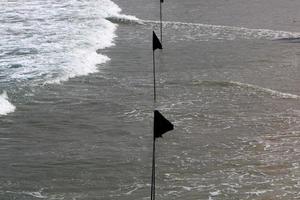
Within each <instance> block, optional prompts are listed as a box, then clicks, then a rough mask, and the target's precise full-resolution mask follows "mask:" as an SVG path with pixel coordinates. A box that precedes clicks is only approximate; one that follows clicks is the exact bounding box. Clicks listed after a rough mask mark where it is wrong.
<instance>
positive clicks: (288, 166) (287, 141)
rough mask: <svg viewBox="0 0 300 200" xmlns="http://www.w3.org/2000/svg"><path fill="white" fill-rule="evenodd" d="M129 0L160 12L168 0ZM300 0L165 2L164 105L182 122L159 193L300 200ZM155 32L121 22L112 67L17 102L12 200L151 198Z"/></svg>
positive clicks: (5, 141)
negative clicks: (294, 39) (161, 0)
mask: <svg viewBox="0 0 300 200" xmlns="http://www.w3.org/2000/svg"><path fill="white" fill-rule="evenodd" d="M116 3H117V4H118V5H119V6H120V7H121V8H122V9H123V13H126V14H131V15H135V16H137V17H138V18H140V19H143V20H157V19H158V16H157V14H158V12H157V9H158V6H159V5H158V3H157V2H149V1H148V2H146V1H139V2H135V1H133V0H128V1H126V2H125V1H116ZM298 4H299V3H298V2H296V1H285V2H282V1H273V2H272V4H270V2H269V1H253V2H250V1H243V0H239V1H238V2H237V1H230V0H227V1H209V2H202V1H200V2H199V1H191V0H190V1H185V2H182V1H177V0H176V1H172V2H165V4H164V9H165V12H164V13H165V14H164V16H165V19H166V20H167V21H170V23H169V24H165V25H164V32H165V37H164V49H163V51H157V52H156V55H157V64H158V72H157V74H158V77H157V78H158V82H159V83H158V108H159V110H161V112H162V113H163V114H164V115H165V116H166V117H167V118H168V119H169V120H170V121H172V122H174V124H175V130H174V131H172V132H170V133H168V134H166V135H165V137H164V138H163V139H160V140H159V141H158V143H157V181H156V184H157V199H193V200H194V199H195V200H196V199H197V200H198V199H297V198H299V195H300V193H299V187H300V182H299V181H300V178H299V173H300V170H299V154H300V148H299V142H298V139H299V138H300V132H299V130H298V129H299V126H300V124H299V118H300V102H299V100H300V89H299V87H298V85H299V83H300V81H299V78H298V77H299V75H300V74H299V70H298V67H299V64H298V61H299V55H300V51H299V49H298V47H299V44H298V43H295V42H288V41H277V40H276V39H278V38H280V37H279V36H281V37H282V36H284V35H288V36H297V35H298V34H299V33H297V31H300V30H299V28H298V26H297V24H298V25H299V20H300V16H299V14H298V10H297V7H298V6H299V5H298ZM174 22H186V23H194V24H178V23H177V24H176V23H174ZM201 24H202V25H201ZM203 24H210V25H223V26H222V27H218V26H208V27H206V26H204V25H203ZM224 26H225V27H224ZM239 27H247V28H249V29H246V30H245V29H242V28H239ZM152 28H154V29H157V23H156V22H147V23H145V24H144V25H138V24H136V23H128V22H126V21H125V22H120V23H119V25H118V30H117V32H116V34H117V35H118V38H116V40H115V41H116V46H114V47H111V48H109V49H105V50H99V51H100V52H99V53H101V54H102V53H103V54H105V55H108V56H109V57H110V58H111V61H110V62H108V63H106V64H102V65H100V66H99V71H100V72H99V73H95V74H91V75H89V76H83V77H77V78H73V79H70V80H69V81H67V82H63V83H61V84H59V85H57V84H53V85H45V86H35V87H34V95H33V96H22V97H18V99H14V100H12V101H13V103H14V105H15V106H16V107H17V110H16V112H14V113H11V114H10V115H8V116H5V117H1V118H0V123H1V126H0V144H1V145H0V163H1V165H0V199H22V200H23V199H25V200H26V199H66V200H68V199H77V200H79V199H80V200H81V199H128V200H129V199H149V196H150V179H151V178H150V177H151V153H152V152H151V151H152V146H151V145H152V143H151V139H152V132H151V131H152V110H153V102H152V99H153V96H152V92H153V91H152V90H153V89H152V51H151V34H152ZM257 29H270V30H269V31H267V30H265V31H261V30H257ZM271 30H280V31H286V32H288V33H281V32H278V31H271ZM278 35H279V36H278Z"/></svg>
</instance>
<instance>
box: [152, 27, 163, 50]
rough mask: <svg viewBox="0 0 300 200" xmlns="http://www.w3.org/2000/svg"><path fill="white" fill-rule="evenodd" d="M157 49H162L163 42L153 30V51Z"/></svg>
mask: <svg viewBox="0 0 300 200" xmlns="http://www.w3.org/2000/svg"><path fill="white" fill-rule="evenodd" d="M156 49H162V46H161V43H160V41H159V39H158V37H157V36H156V34H155V32H154V31H153V51H155V50H156Z"/></svg>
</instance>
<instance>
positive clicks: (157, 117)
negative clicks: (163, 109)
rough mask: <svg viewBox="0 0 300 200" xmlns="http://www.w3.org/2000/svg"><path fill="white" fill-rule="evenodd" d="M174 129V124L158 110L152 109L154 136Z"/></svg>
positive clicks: (156, 136) (159, 135)
mask: <svg viewBox="0 0 300 200" xmlns="http://www.w3.org/2000/svg"><path fill="white" fill-rule="evenodd" d="M173 129H174V125H173V124H172V123H171V122H169V121H168V120H167V119H166V118H165V117H164V116H163V115H162V114H161V113H160V112H159V111H158V110H154V138H158V137H162V135H163V134H164V133H166V132H168V131H171V130H173Z"/></svg>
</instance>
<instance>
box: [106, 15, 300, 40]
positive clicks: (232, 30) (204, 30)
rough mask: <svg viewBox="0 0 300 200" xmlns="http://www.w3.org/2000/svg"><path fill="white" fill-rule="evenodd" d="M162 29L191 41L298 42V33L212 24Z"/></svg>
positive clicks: (117, 19) (167, 24) (116, 19)
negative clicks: (172, 31)
mask: <svg viewBox="0 0 300 200" xmlns="http://www.w3.org/2000/svg"><path fill="white" fill-rule="evenodd" d="M106 19H107V20H109V21H111V22H113V23H117V24H127V25H142V26H148V27H151V28H153V27H156V26H158V25H159V23H160V21H155V20H143V19H138V18H123V17H121V16H111V17H107V18H106ZM162 23H163V28H164V30H165V31H166V32H168V30H176V31H181V33H183V36H182V37H185V36H184V34H185V35H187V36H188V37H186V39H193V40H204V41H205V40H236V39H248V40H251V39H265V40H289V41H299V38H300V33H299V32H289V31H281V30H271V29H252V28H246V27H238V26H223V25H214V24H201V23H189V22H177V21H163V22H162Z"/></svg>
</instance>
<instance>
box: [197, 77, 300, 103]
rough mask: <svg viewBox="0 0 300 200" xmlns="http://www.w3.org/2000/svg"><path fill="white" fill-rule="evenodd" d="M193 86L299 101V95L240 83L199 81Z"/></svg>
mask: <svg viewBox="0 0 300 200" xmlns="http://www.w3.org/2000/svg"><path fill="white" fill-rule="evenodd" d="M194 84H195V85H207V86H219V87H240V88H244V89H252V90H254V91H257V92H260V93H265V94H268V95H271V96H273V97H278V98H283V99H300V96H299V95H296V94H291V93H285V92H280V91H277V90H273V89H270V88H264V87H260V86H257V85H252V84H248V83H241V82H236V81H199V82H195V83H194Z"/></svg>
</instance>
